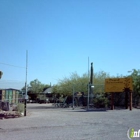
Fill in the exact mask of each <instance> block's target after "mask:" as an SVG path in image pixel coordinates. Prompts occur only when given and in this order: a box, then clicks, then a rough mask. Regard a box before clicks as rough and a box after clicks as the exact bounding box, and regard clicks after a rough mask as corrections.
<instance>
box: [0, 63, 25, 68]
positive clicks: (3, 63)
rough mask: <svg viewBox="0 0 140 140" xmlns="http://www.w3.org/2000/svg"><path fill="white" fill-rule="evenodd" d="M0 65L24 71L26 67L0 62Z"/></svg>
mask: <svg viewBox="0 0 140 140" xmlns="http://www.w3.org/2000/svg"><path fill="white" fill-rule="evenodd" d="M0 64H2V65H7V66H11V67H18V68H24V69H25V68H26V67H22V66H16V65H11V64H7V63H2V62H0Z"/></svg>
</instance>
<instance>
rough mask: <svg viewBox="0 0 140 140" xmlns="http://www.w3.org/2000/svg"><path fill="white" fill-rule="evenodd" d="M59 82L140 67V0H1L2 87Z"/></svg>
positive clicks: (117, 72) (125, 72)
mask: <svg viewBox="0 0 140 140" xmlns="http://www.w3.org/2000/svg"><path fill="white" fill-rule="evenodd" d="M26 50H28V83H29V82H30V81H31V80H34V79H36V78H37V79H38V80H39V81H41V82H42V83H44V84H49V83H50V82H51V83H52V84H56V83H57V81H58V79H63V77H65V76H66V77H68V76H69V75H70V74H71V73H72V72H77V73H78V74H79V75H82V74H83V73H85V72H87V70H88V57H89V59H90V62H93V64H94V71H95V72H98V71H101V70H103V71H105V72H107V73H109V74H110V75H111V76H113V75H114V76H115V75H117V74H119V75H121V74H122V75H128V71H130V70H132V69H134V68H135V69H140V61H139V60H140V59H139V55H140V0H41V1H40V0H24V1H22V0H1V1H0V70H2V71H3V73H4V75H3V77H2V79H1V80H0V87H1V88H7V87H15V88H20V87H23V86H24V82H25V68H19V67H12V66H8V65H4V64H2V63H6V64H11V65H15V66H21V67H25V66H26Z"/></svg>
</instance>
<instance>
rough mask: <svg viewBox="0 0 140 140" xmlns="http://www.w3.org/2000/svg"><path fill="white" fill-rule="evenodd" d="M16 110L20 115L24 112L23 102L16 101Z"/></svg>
mask: <svg viewBox="0 0 140 140" xmlns="http://www.w3.org/2000/svg"><path fill="white" fill-rule="evenodd" d="M17 112H18V113H19V114H20V115H22V114H23V113H24V104H23V103H18V105H17Z"/></svg>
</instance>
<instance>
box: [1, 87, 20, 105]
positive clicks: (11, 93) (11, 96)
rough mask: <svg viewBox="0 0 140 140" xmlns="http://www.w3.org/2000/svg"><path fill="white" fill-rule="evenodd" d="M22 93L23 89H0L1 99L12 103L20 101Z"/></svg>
mask: <svg viewBox="0 0 140 140" xmlns="http://www.w3.org/2000/svg"><path fill="white" fill-rule="evenodd" d="M20 93H21V91H20V90H18V89H12V88H9V89H0V101H1V102H4V101H7V102H9V103H10V104H11V103H18V102H19V100H20V98H22V95H21V94H20Z"/></svg>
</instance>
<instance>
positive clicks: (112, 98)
mask: <svg viewBox="0 0 140 140" xmlns="http://www.w3.org/2000/svg"><path fill="white" fill-rule="evenodd" d="M111 110H114V93H113V92H112V93H111Z"/></svg>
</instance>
